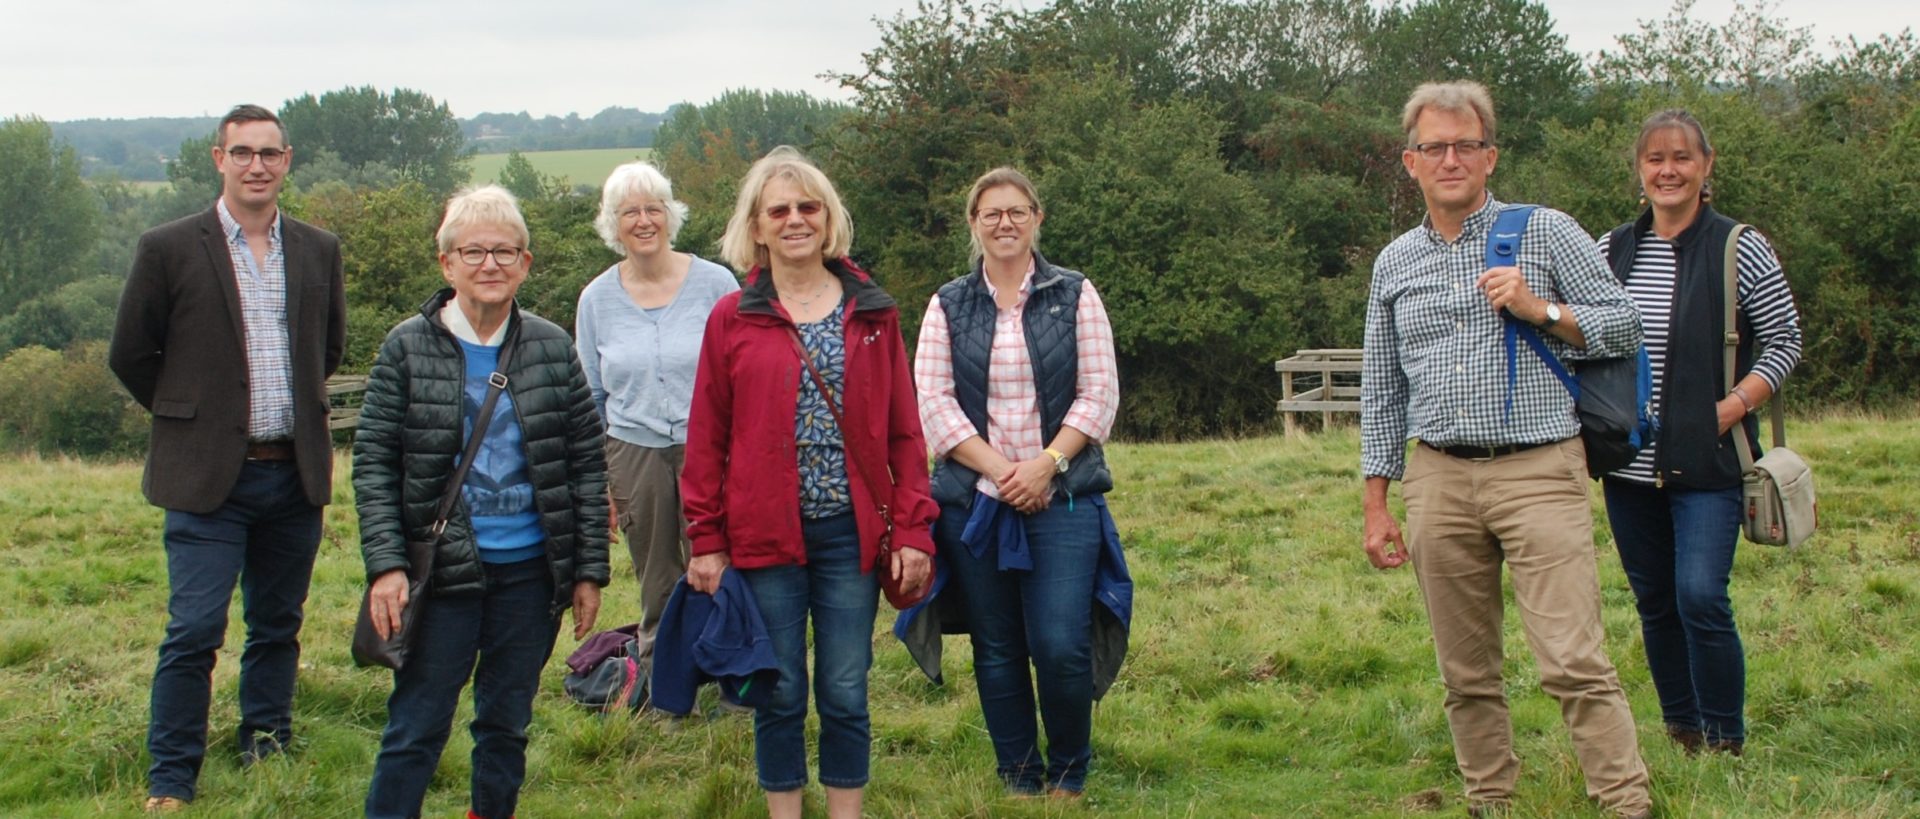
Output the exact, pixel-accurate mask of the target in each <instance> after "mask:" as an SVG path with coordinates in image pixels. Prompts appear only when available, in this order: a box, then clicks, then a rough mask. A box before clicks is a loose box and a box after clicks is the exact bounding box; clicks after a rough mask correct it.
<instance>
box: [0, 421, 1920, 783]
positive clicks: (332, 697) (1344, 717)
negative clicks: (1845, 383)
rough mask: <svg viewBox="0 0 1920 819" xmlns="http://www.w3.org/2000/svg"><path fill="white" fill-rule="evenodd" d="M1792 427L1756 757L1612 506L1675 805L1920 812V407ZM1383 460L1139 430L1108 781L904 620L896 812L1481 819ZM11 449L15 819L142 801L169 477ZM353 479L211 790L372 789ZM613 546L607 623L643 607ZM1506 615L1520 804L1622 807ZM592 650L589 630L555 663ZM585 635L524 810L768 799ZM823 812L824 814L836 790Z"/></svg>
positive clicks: (1610, 558) (221, 723) (451, 765)
mask: <svg viewBox="0 0 1920 819" xmlns="http://www.w3.org/2000/svg"><path fill="white" fill-rule="evenodd" d="M1794 440H1795V443H1796V448H1797V449H1798V450H1799V451H1801V452H1802V453H1803V454H1805V455H1806V456H1807V459H1808V460H1809V461H1810V462H1811V463H1813V464H1814V465H1815V467H1816V468H1817V469H1818V470H1819V481H1820V488H1821V502H1822V503H1821V507H1822V508H1821V511H1822V513H1823V514H1822V526H1823V529H1822V531H1821V533H1820V534H1819V535H1818V536H1817V537H1816V538H1815V540H1813V541H1812V543H1811V544H1810V545H1809V546H1808V547H1806V548H1804V549H1801V550H1800V551H1797V552H1787V551H1782V550H1777V549H1771V548H1766V547H1756V546H1750V545H1743V546H1742V551H1741V553H1740V555H1739V558H1738V561H1737V565H1736V567H1735V571H1734V586H1733V592H1734V598H1735V605H1736V607H1737V609H1738V611H1739V615H1740V620H1741V625H1742V629H1743V631H1744V636H1745V639H1746V645H1747V651H1748V657H1749V700H1748V706H1747V712H1748V719H1749V724H1750V729H1749V730H1750V737H1749V741H1748V745H1747V756H1746V757H1745V758H1743V759H1733V758H1729V757H1726V756H1723V755H1712V756H1704V757H1699V758H1689V757H1686V756H1684V755H1682V754H1681V753H1680V752H1679V751H1678V750H1677V749H1676V748H1675V747H1674V746H1672V745H1671V744H1670V743H1668V742H1667V740H1666V739H1665V737H1664V735H1663V734H1662V732H1661V729H1660V720H1659V708H1658V703H1657V701H1656V698H1655V694H1654V691H1653V688H1652V685H1651V684H1650V682H1649V680H1648V677H1647V670H1646V665H1645V662H1644V660H1643V659H1642V656H1641V651H1640V640H1639V631H1638V623H1637V620H1636V618H1635V615H1634V613H1633V603H1632V596H1631V594H1630V593H1629V591H1628V589H1627V585H1626V581H1625V580H1624V578H1623V576H1622V574H1621V571H1620V568H1619V562H1618V560H1617V558H1616V557H1615V556H1614V554H1613V548H1612V544H1611V542H1610V539H1609V538H1608V537H1607V536H1606V535H1605V529H1604V527H1602V529H1601V532H1602V534H1601V536H1600V537H1599V542H1598V543H1597V545H1596V553H1597V556H1598V559H1599V561H1600V566H1601V580H1602V583H1603V585H1604V596H1605V600H1606V612H1607V618H1606V629H1607V635H1608V647H1609V650H1610V652H1611V654H1612V656H1613V658H1614V659H1615V661H1616V662H1617V663H1618V665H1619V667H1620V672H1621V677H1622V679H1623V681H1624V683H1625V685H1626V687H1627V690H1628V693H1629V695H1630V697H1631V698H1632V701H1633V706H1634V712H1635V715H1636V716H1637V717H1638V719H1639V721H1640V736H1641V745H1642V747H1643V749H1644V753H1645V756H1646V759H1647V762H1648V765H1649V766H1650V768H1651V770H1652V773H1653V780H1654V787H1655V795H1654V798H1655V805H1656V809H1657V810H1658V812H1659V813H1660V814H1661V815H1665V816H1727V817H1747V816H1850V817H1851V816H1860V817H1897V816H1914V815H1916V814H1920V761H1917V760H1920V737H1917V736H1916V730H1915V729H1916V726H1920V691H1916V688H1915V680H1916V679H1920V641H1917V640H1916V637H1915V635H1916V634H1920V517H1917V515H1920V512H1917V511H1916V510H1920V490H1916V489H1915V488H1914V486H1913V482H1912V480H1911V478H1912V476H1913V474H1914V473H1913V467H1912V465H1913V464H1915V463H1920V420H1914V419H1903V420H1886V419H1879V418H1864V417H1842V418H1833V419H1829V420H1825V421H1821V422H1819V423H1799V424H1796V425H1795V428H1794ZM1357 451H1358V441H1357V437H1356V435H1355V434H1354V433H1353V432H1352V430H1350V429H1347V430H1336V431H1334V432H1331V433H1327V434H1323V435H1319V436H1315V437H1311V438H1307V439H1301V440H1284V439H1278V438H1271V439H1254V440H1238V441H1215V442H1205V443H1193V444H1179V445H1125V446H1116V447H1113V449H1112V453H1111V455H1110V458H1111V460H1112V463H1113V468H1114V471H1115V476H1116V478H1117V483H1118V485H1119V487H1120V488H1119V489H1118V490H1116V491H1115V492H1114V493H1113V495H1112V496H1111V498H1112V502H1113V508H1114V510H1115V512H1116V514H1117V516H1118V518H1119V522H1120V526H1121V531H1122V533H1123V536H1124V538H1125V540H1126V542H1127V547H1128V550H1129V559H1130V561H1131V562H1132V567H1133V573H1134V577H1135V580H1136V582H1137V584H1138V597H1137V613H1136V615H1135V623H1134V634H1133V643H1132V654H1131V656H1130V657H1129V659H1128V662H1127V666H1126V667H1125V668H1124V669H1123V670H1122V672H1121V677H1120V679H1119V681H1118V682H1117V683H1116V685H1115V686H1114V688H1113V691H1112V692H1111V694H1110V695H1109V696H1108V697H1107V699H1106V701H1105V702H1103V703H1102V704H1101V705H1100V706H1099V708H1098V709H1097V711H1096V713H1095V725H1094V743H1095V760H1094V770H1093V773H1092V776H1091V777H1090V779H1089V781H1088V783H1087V784H1088V792H1087V793H1088V795H1087V798H1086V799H1085V800H1084V801H1083V802H1080V803H1077V804H1060V803H1054V802H1049V801H1046V800H1039V801H1023V800H1016V799H1011V798H1008V797H1006V796H1004V795H1003V794H1002V791H1001V789H1000V787H999V785H998V784H997V782H996V780H995V778H994V775H993V764H992V759H993V756H992V750H991V747H990V745H989V742H988V739H987V736H986V733H985V731H984V729H983V727H982V723H981V719H980V709H979V705H978V703H977V701H976V700H975V694H974V688H973V683H972V679H971V675H970V673H969V672H968V669H967V659H966V656H967V652H966V650H965V648H964V643H963V642H961V638H954V639H953V640H952V641H950V642H949V644H948V655H947V679H948V685H947V686H946V687H945V688H944V689H942V688H935V687H932V686H931V685H929V684H928V683H927V682H926V681H925V680H924V679H923V678H922V677H921V676H920V675H919V674H918V673H917V672H916V671H915V670H913V667H912V665H911V663H910V662H909V660H908V658H907V655H906V653H905V652H904V651H903V650H902V649H901V648H900V647H899V646H898V644H897V643H896V642H895V641H894V640H893V639H892V637H891V636H888V635H885V634H883V633H880V630H879V629H876V636H875V644H876V646H878V656H877V660H876V663H875V667H874V670H873V676H872V704H873V724H874V733H875V738H874V739H875V741H874V761H873V770H874V780H873V783H872V785H871V787H870V788H869V790H868V796H869V802H868V806H869V814H870V815H873V816H884V817H894V816H927V817H945V816H1013V817H1041V816H1079V815H1099V816H1143V817H1158V816H1192V817H1237V816H1289V817H1291V816H1329V817H1334V816H1354V815H1362V816H1367V815H1371V816H1398V815H1447V816H1458V815H1461V814H1462V812H1463V808H1462V801H1461V797H1460V789H1461V786H1460V782H1459V778H1458V774H1457V772H1456V770H1455V768H1454V764H1453V754H1452V748H1451V745H1450V743H1449V739H1448V734H1447V728H1446V723H1445V720H1444V718H1443V717H1442V715H1441V711H1440V700H1441V693H1442V692H1441V689H1440V685H1439V682H1438V680H1437V675H1436V673H1435V671H1434V661H1433V651H1432V647H1431V641H1430V640H1429V638H1428V633H1427V625H1426V618H1425V616H1424V614H1423V610H1422V607H1421V605H1420V600H1419V594H1418V591H1417V589H1416V587H1415V585H1414V582H1413V577H1412V575H1411V574H1410V573H1409V572H1408V571H1399V572H1394V573H1381V572H1376V571H1374V570H1373V569H1371V568H1369V567H1368V566H1367V564H1366V561H1365V559H1364V558H1363V557H1362V556H1361V553H1360V548H1359V542H1360V532H1359V522H1360V516H1359V510H1360V501H1359V481H1358V480H1357V479H1356V477H1355V462H1356V460H1357ZM3 467H4V468H0V520H4V521H5V525H4V527H3V528H0V565H4V571H0V600H5V601H6V603H5V606H4V609H3V610H0V611H4V614H0V747H3V748H6V749H7V751H6V755H7V757H8V761H7V763H6V764H5V766H4V769H0V815H7V816H21V815H32V816H96V815H131V814H132V813H133V812H134V810H135V808H136V807H137V805H138V804H139V803H140V801H141V799H142V798H143V796H144V793H145V782H144V771H145V767H146V758H145V753H144V750H143V742H144V731H145V725H146V707H147V699H146V695H147V683H148V679H149V676H150V674H151V673H152V665H153V652H154V647H155V646H156V645H157V644H158V642H159V640H160V636H161V632H162V629H163V626H164V622H165V596H166V578H165V569H164V562H163V559H162V554H161V549H160V546H159V534H160V514H159V513H158V512H157V511H155V510H154V509H152V508H150V507H148V506H146V505H145V504H144V503H142V502H140V499H139V496H138V484H139V468H138V466H137V465H132V464H110V465H98V464H86V463H78V462H73V461H65V460H43V459H35V458H12V459H7V460H5V461H4V464H3ZM337 498H338V500H339V501H341V502H340V503H336V505H334V506H332V507H330V508H329V510H328V512H327V529H326V540H325V543H324V544H323V545H322V547H321V553H320V562H319V565H318V567H317V568H316V571H315V575H314V584H313V593H312V598H311V601H310V603H309V606H308V623H307V627H306V631H305V633H304V642H305V646H306V651H305V655H304V657H303V660H302V662H303V667H302V671H301V676H300V685H299V696H298V700H297V701H296V704H295V705H296V713H295V720H296V731H297V733H298V739H297V740H296V746H295V748H294V752H293V753H291V754H287V755H282V756H280V757H276V758H274V759H272V760H270V761H269V762H267V763H265V764H263V765H260V766H256V767H255V768H254V769H252V770H249V771H242V770H241V769H240V768H239V766H238V765H237V763H236V761H235V758H234V757H235V745H234V740H233V738H232V730H233V725H234V721H235V711H234V709H235V701H234V696H235V682H236V680H235V666H236V664H237V658H238V648H239V643H240V640H241V637H240V632H239V631H238V629H237V627H236V629H235V630H234V631H233V632H231V636H230V639H229V643H228V647H227V648H226V649H224V650H223V651H222V652H221V659H220V664H219V666H218V667H217V669H216V670H215V672H214V682H215V696H214V715H213V736H214V738H215V739H214V744H213V747H212V749H211V752H210V755H209V758H208V762H207V765H206V769H205V771H204V773H203V774H202V776H201V798H200V799H199V801H198V802H197V803H196V804H195V805H194V808H193V810H192V812H191V813H190V814H189V815H192V816H223V817H224V816H235V817H245V816H262V815H286V816H349V815H356V814H357V812H358V811H359V805H360V800H361V799H362V797H363V796H364V789H365V786H366V782H367V778H368V775H369V773H370V771H371V768H372V763H373V756H374V753H375V750H376V745H377V743H378V737H379V731H380V729H381V726H382V724H383V721H384V718H385V714H384V698H385V696H386V694H387V691H388V688H389V678H388V676H387V675H386V674H385V673H382V672H377V671H372V670H359V669H355V668H354V667H353V666H352V663H351V662H350V661H349V659H348V653H347V648H348V641H349V636H350V631H351V626H352V621H353V615H354V608H355V606H356V604H357V602H358V599H359V596H360V589H361V586H362V576H361V571H360V562H359V552H358V548H357V545H356V540H355V534H354V531H355V530H354V527H355V524H354V515H353V512H352V505H351V504H350V503H347V502H346V501H348V500H349V498H348V490H347V483H346V479H345V469H344V468H343V469H342V470H341V475H340V481H339V492H338V494H337ZM1595 514H1596V516H1597V515H1598V514H1599V512H1598V507H1597V505H1596V511H1595ZM616 553H617V556H616V558H615V577H616V578H619V580H618V581H617V582H616V583H615V585H614V586H612V587H610V588H609V590H608V592H609V594H608V598H607V609H606V611H605V612H603V614H602V618H603V619H602V623H603V625H606V626H609V627H610V626H614V625H618V624H620V623H625V622H629V621H631V620H633V619H635V617H636V614H637V603H636V600H635V597H636V594H637V592H636V587H635V585H634V584H633V582H632V581H631V575H630V574H628V571H629V569H628V566H627V565H626V558H625V555H624V550H623V549H616ZM238 617H239V612H238V608H236V609H235V610H234V619H235V621H236V622H237V621H238ZM882 620H883V627H884V625H885V624H886V623H887V622H890V616H889V615H887V614H884V613H883V615H882ZM1507 632H1508V633H1507V650H1508V657H1509V660H1508V664H1507V672H1508V678H1509V680H1510V683H1509V687H1508V692H1509V695H1510V697H1511V699H1512V703H1513V712H1514V721H1515V728H1516V733H1517V736H1518V752H1519V754H1520V756H1521V759H1522V760H1523V765H1524V767H1523V772H1522V775H1521V782H1520V788H1519V793H1518V800H1519V811H1518V815H1520V816H1556V817H1557V816H1597V815H1599V813H1598V811H1597V810H1596V809H1594V808H1592V807H1591V806H1590V805H1589V804H1588V803H1587V802H1586V799H1585V797H1584V795H1583V790H1582V784H1581V779H1580V776H1579V770H1578V767H1577V766H1576V765H1575V763H1574V759H1573V755H1572V749H1571V747H1570V746H1569V744H1568V741H1567V737H1566V732H1565V730H1564V729H1563V728H1562V727H1561V725H1560V720H1559V716H1558V709H1557V707H1556V705H1555V703H1554V702H1553V701H1552V700H1551V699H1550V698H1548V697H1547V696H1545V695H1544V694H1542V693H1541V692H1540V690H1539V686H1538V678H1537V676H1536V675H1535V673H1534V670H1533V664H1532V661H1531V659H1530V658H1529V655H1528V652H1527V650H1526V648H1525V644H1524V641H1523V640H1522V638H1521V636H1520V633H1519V623H1518V618H1517V617H1515V616H1509V617H1508V618H1507ZM573 644H574V643H573V641H572V640H571V639H570V638H569V637H566V636H563V637H562V638H561V641H560V648H559V650H558V652H557V655H564V654H565V653H566V652H567V651H569V650H570V648H571V646H572V645H573ZM560 659H561V658H560V656H556V658H555V659H554V661H553V663H552V664H551V667H550V668H549V669H548V676H547V680H548V685H547V687H546V688H545V690H543V692H542V694H541V696H540V700H539V702H538V704H537V706H536V718H535V723H534V726H533V745H532V749H531V760H530V778H529V781H528V783H527V787H526V791H525V798H524V800H523V801H522V803H521V805H522V808H521V811H520V815H522V816H534V817H542V816H739V817H746V816H755V815H764V813H763V810H764V809H763V806H762V801H761V797H760V793H759V792H758V790H757V789H756V787H755V784H754V782H755V779H754V774H753V760H752V737H751V725H750V723H749V721H748V720H747V719H744V718H738V717H714V718H712V719H710V720H709V719H701V718H695V719H693V720H690V721H687V722H685V723H681V724H676V723H672V722H668V721H663V720H659V719H655V718H650V717H643V718H637V719H635V718H628V717H626V716H618V717H614V718H610V719H604V720H603V719H599V718H596V717H594V716H591V715H589V714H586V713H584V712H582V711H580V710H578V709H576V708H575V707H574V706H573V705H572V704H571V703H570V702H569V701H568V700H566V698H565V696H564V695H563V694H562V693H561V691H560V685H559V678H560V676H561V673H562V672H561V668H562V666H561V663H560ZM468 713H469V712H468V711H467V710H466V709H465V708H464V707H463V710H462V715H461V717H460V719H461V721H462V724H464V721H465V719H467V717H468ZM470 749H471V745H470V743H469V741H468V740H467V738H466V735H465V732H464V731H463V730H460V729H456V731H455V735H454V740H453V742H452V744H451V745H450V746H449V748H448V750H447V753H446V756H445V758H444V759H443V760H442V762H441V765H440V769H439V771H438V773H437V774H436V775H435V777H434V779H433V783H432V788H431V791H430V793H429V798H428V802H427V815H429V816H457V815H460V812H461V811H463V810H464V808H465V806H466V782H467V777H468V772H469V766H468V761H467V755H468V752H469V751H470ZM808 803H809V810H810V812H816V813H817V812H820V811H823V810H824V808H823V802H822V799H821V795H820V792H819V790H818V785H817V784H816V785H814V786H812V788H811V789H810V791H809V795H808Z"/></svg>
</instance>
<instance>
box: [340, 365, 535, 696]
mask: <svg viewBox="0 0 1920 819" xmlns="http://www.w3.org/2000/svg"><path fill="white" fill-rule="evenodd" d="M516 332H517V329H516ZM513 347H514V344H513V338H512V336H509V337H508V338H507V339H506V341H504V342H502V343H501V345H500V361H499V363H498V364H496V365H495V366H494V368H493V374H492V375H490V376H487V397H486V399H485V400H483V401H481V402H480V414H479V416H478V417H476V418H474V419H473V434H472V435H470V436H468V438H467V446H466V451H465V453H464V454H462V455H461V456H460V465H459V466H457V467H455V468H454V470H453V476H452V477H450V478H448V479H447V489H446V491H445V492H443V493H441V495H440V511H439V514H438V515H436V516H435V517H434V520H433V526H431V527H429V528H428V529H427V539H426V540H410V541H407V604H406V605H405V606H403V607H401V609H400V628H399V629H397V630H395V631H394V632H393V633H392V634H390V635H388V636H387V637H385V638H382V637H381V636H380V632H378V631H375V630H374V628H373V608H372V606H373V583H372V582H371V581H369V582H368V583H367V591H366V592H365V593H364V594H362V595H361V596H360V617H359V619H358V620H357V621H355V622H354V624H353V664H354V665H357V666H360V667H361V668H365V667H367V666H372V665H377V666H384V667H387V668H391V669H393V670H395V671H399V670H400V667H401V666H403V665H406V662H407V649H408V648H409V647H410V646H411V645H412V644H413V633H414V630H415V629H416V628H418V626H419V625H420V607H421V606H424V605H426V600H427V581H428V579H429V578H431V577H432V576H433V555H434V552H435V551H436V550H438V549H439V548H440V541H441V539H442V538H443V537H444V536H445V535H446V532H447V518H449V517H451V516H452V515H453V504H454V501H455V500H457V499H458V498H459V497H460V485H461V484H463V483H466V480H467V470H468V469H470V468H472V467H473V458H474V456H475V455H476V454H477V453H479V451H480V442H481V441H483V440H485V439H486V437H487V425H488V423H489V422H491V421H492V420H493V408H494V405H496V404H498V403H500V393H501V392H502V391H504V390H505V389H506V388H507V362H508V361H509V360H511V359H512V358H513Z"/></svg>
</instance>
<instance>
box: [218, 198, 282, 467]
mask: <svg viewBox="0 0 1920 819" xmlns="http://www.w3.org/2000/svg"><path fill="white" fill-rule="evenodd" d="M217 201H218V204H216V205H215V206H214V210H216V211H219V213H220V229H221V230H222V231H223V232H225V234H226V237H227V256H228V257H229V258H231V259H232V260H233V278H234V284H235V285H237V286H238V287H239V289H240V318H241V323H242V324H243V325H245V330H246V334H247V336H246V339H245V340H244V342H243V344H244V346H245V347H246V354H247V399H248V403H247V406H248V413H247V439H248V440H250V441H278V440H285V439H289V438H292V437H293V350H292V347H291V345H290V342H289V341H288V339H287V256H286V251H285V249H284V248H283V247H282V246H281V243H280V214H279V213H278V212H276V213H274V215H273V228H272V229H271V230H269V231H268V232H267V252H266V254H265V255H266V264H265V265H262V266H259V267H256V266H255V265H254V263H253V251H252V249H251V248H250V247H248V245H247V234H246V231H244V230H242V229H241V228H240V223H239V222H236V221H234V219H233V214H231V213H228V212H227V200H225V199H220V200H217Z"/></svg>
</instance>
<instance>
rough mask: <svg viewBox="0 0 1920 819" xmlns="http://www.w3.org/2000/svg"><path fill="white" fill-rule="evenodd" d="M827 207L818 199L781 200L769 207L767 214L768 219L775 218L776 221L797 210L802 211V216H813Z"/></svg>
mask: <svg viewBox="0 0 1920 819" xmlns="http://www.w3.org/2000/svg"><path fill="white" fill-rule="evenodd" d="M826 207H827V206H826V205H823V204H821V203H820V200H818V199H808V200H806V201H803V202H791V203H789V202H781V203H780V204H778V205H774V206H772V207H769V208H767V210H766V214H767V218H768V219H773V220H775V221H778V220H781V219H785V218H787V217H788V216H791V215H792V214H793V212H794V211H796V210H797V211H800V215H801V216H813V215H815V214H818V213H819V212H820V211H822V210H825V209H826Z"/></svg>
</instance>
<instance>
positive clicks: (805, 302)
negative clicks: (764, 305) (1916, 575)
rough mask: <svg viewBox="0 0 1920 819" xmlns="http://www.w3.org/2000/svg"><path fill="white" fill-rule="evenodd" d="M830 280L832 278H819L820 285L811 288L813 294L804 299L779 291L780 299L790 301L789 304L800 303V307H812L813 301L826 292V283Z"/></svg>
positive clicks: (777, 289) (803, 308)
mask: <svg viewBox="0 0 1920 819" xmlns="http://www.w3.org/2000/svg"><path fill="white" fill-rule="evenodd" d="M830 281H832V279H821V280H820V286H819V287H816V288H814V289H813V295H812V296H811V297H809V298H804V299H802V298H794V297H790V296H788V295H787V294H786V293H785V292H780V293H779V295H780V300H781V301H784V302H788V303H791V304H798V305H800V309H802V310H805V309H807V308H809V307H812V306H813V303H814V302H816V301H819V300H820V297H821V296H822V295H825V294H826V292H827V283H828V282H830ZM774 289H775V290H776V291H779V288H774Z"/></svg>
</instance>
